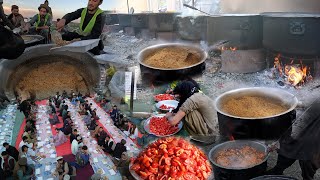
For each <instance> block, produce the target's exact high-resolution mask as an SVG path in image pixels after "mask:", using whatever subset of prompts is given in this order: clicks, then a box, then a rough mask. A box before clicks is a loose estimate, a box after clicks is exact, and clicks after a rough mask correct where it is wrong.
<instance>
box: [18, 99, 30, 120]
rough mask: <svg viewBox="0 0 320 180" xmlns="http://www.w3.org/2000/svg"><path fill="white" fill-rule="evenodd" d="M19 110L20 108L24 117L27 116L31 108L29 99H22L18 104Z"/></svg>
mask: <svg viewBox="0 0 320 180" xmlns="http://www.w3.org/2000/svg"><path fill="white" fill-rule="evenodd" d="M19 110H20V112H23V114H24V116H25V117H26V118H28V117H29V112H30V110H31V105H30V101H29V100H24V101H22V102H21V104H20V105H19Z"/></svg>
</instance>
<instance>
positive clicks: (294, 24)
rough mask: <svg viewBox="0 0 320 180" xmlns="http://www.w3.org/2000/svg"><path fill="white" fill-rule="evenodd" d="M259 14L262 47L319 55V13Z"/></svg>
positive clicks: (284, 51)
mask: <svg viewBox="0 0 320 180" xmlns="http://www.w3.org/2000/svg"><path fill="white" fill-rule="evenodd" d="M261 15H262V16H263V45H264V47H266V48H268V49H271V50H274V51H278V52H281V53H289V54H296V55H320V34H319V32H320V14H306V13H304V14H301V13H263V14H261Z"/></svg>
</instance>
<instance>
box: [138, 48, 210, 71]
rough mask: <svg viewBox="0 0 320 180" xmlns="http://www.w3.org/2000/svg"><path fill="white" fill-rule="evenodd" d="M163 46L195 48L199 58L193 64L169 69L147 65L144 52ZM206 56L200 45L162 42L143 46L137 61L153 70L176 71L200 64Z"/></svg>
mask: <svg viewBox="0 0 320 180" xmlns="http://www.w3.org/2000/svg"><path fill="white" fill-rule="evenodd" d="M164 47H189V48H192V49H193V50H196V51H198V52H199V53H200V54H201V60H200V61H199V62H198V63H195V64H193V65H190V66H186V67H181V68H174V69H171V68H170V69H169V68H157V67H153V66H149V65H147V64H145V63H144V53H146V52H148V51H151V50H153V49H159V48H164ZM207 57H208V53H207V52H206V51H205V50H203V49H202V48H200V47H197V46H194V45H192V44H188V43H162V44H156V45H152V46H149V47H147V48H144V49H143V50H141V51H140V52H139V54H138V61H139V64H140V65H142V66H144V67H147V68H150V69H153V70H160V71H177V70H185V69H189V68H192V67H196V66H199V65H201V64H202V63H204V62H205V61H206V59H207Z"/></svg>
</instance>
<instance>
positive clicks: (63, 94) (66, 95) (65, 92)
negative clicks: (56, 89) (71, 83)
mask: <svg viewBox="0 0 320 180" xmlns="http://www.w3.org/2000/svg"><path fill="white" fill-rule="evenodd" d="M62 97H63V99H66V98H67V97H68V93H67V91H66V90H63V92H62Z"/></svg>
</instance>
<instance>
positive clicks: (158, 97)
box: [154, 94, 174, 101]
mask: <svg viewBox="0 0 320 180" xmlns="http://www.w3.org/2000/svg"><path fill="white" fill-rule="evenodd" d="M154 99H155V101H164V100H174V96H173V95H171V94H158V95H155V96H154Z"/></svg>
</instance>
